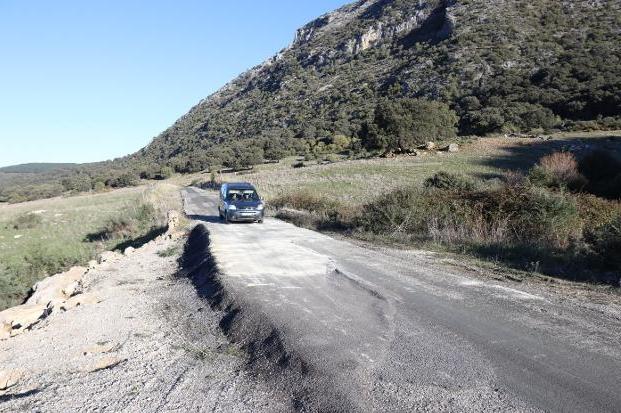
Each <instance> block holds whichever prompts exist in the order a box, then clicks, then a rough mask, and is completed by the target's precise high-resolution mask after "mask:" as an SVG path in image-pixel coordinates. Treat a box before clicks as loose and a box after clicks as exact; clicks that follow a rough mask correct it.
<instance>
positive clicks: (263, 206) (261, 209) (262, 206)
mask: <svg viewBox="0 0 621 413" xmlns="http://www.w3.org/2000/svg"><path fill="white" fill-rule="evenodd" d="M263 208H265V205H263V204H259V206H258V207H257V209H258V210H259V211H263Z"/></svg>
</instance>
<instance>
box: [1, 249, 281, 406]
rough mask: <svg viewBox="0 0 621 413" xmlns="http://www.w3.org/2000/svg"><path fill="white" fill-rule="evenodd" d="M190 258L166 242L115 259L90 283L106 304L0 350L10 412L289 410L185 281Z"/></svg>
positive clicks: (59, 317)
mask: <svg viewBox="0 0 621 413" xmlns="http://www.w3.org/2000/svg"><path fill="white" fill-rule="evenodd" d="M164 252H166V253H164ZM180 252H181V245H180V241H179V240H177V241H174V240H172V241H171V240H159V241H157V242H152V243H150V244H147V245H146V246H144V247H143V248H141V249H138V250H136V251H133V252H132V253H131V254H130V255H127V256H123V255H120V254H118V255H113V256H111V257H110V259H109V260H108V261H106V262H103V263H101V264H99V265H97V266H95V268H94V269H92V270H90V271H89V272H88V273H87V274H86V275H85V276H84V279H83V282H84V285H85V290H86V291H85V292H87V293H93V294H96V295H97V296H98V297H99V299H100V300H101V302H99V303H97V304H90V305H82V306H79V307H77V308H74V309H72V310H70V311H67V312H55V313H53V314H51V315H50V316H49V317H48V318H47V319H45V320H44V321H43V322H41V323H39V324H37V325H36V326H35V327H34V328H33V330H32V331H26V332H25V333H24V334H22V335H19V336H17V337H13V338H10V339H7V340H4V341H0V366H2V367H1V368H0V370H2V372H0V388H2V387H7V388H6V389H5V390H3V391H0V411H2V412H16V411H41V412H57V411H63V412H73V411H140V412H152V411H179V412H187V411H226V412H230V411H235V412H256V411H270V412H271V411H283V410H287V408H286V407H285V406H286V405H285V404H284V403H281V402H280V400H282V398H281V397H280V396H279V395H278V394H274V393H273V392H272V391H271V390H269V389H268V388H267V387H265V386H263V385H262V384H261V383H256V382H255V381H254V380H253V379H251V378H250V377H248V376H247V374H246V373H245V369H244V366H245V365H246V358H245V355H244V353H242V352H241V351H240V350H239V349H238V348H236V347H234V346H231V345H230V344H229V343H228V341H227V340H226V339H225V338H224V336H223V335H222V334H221V332H220V330H219V327H218V321H219V319H220V318H221V316H220V315H218V314H217V313H214V312H212V311H211V310H210V309H209V308H208V307H206V306H205V303H204V302H203V301H202V300H201V299H200V298H199V297H198V296H197V295H196V292H195V289H194V288H193V286H192V285H191V284H190V282H189V281H186V280H184V279H180V278H178V277H176V276H175V274H176V271H177V263H176V259H177V257H178V253H180ZM2 382H4V384H3V383H2Z"/></svg>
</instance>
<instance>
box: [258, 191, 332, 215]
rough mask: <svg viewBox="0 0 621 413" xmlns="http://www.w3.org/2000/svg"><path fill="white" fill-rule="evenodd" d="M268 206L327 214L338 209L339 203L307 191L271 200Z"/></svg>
mask: <svg viewBox="0 0 621 413" xmlns="http://www.w3.org/2000/svg"><path fill="white" fill-rule="evenodd" d="M270 206H271V207H273V208H276V209H280V208H285V207H288V208H293V209H299V210H305V211H309V212H318V213H328V212H330V211H334V210H336V209H338V207H339V203H338V202H336V201H332V200H329V199H327V198H325V197H322V196H320V195H315V194H313V193H311V192H309V191H299V192H294V193H290V194H285V195H281V196H279V197H277V198H275V199H273V200H272V201H270Z"/></svg>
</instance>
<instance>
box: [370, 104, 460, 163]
mask: <svg viewBox="0 0 621 413" xmlns="http://www.w3.org/2000/svg"><path fill="white" fill-rule="evenodd" d="M457 120H458V118H457V115H456V114H455V112H453V111H452V110H451V109H450V108H449V107H448V106H447V105H446V104H444V103H441V102H437V101H429V100H424V99H397V100H391V99H384V100H381V101H380V102H379V103H378V105H377V107H376V108H375V117H374V120H373V122H372V123H370V124H367V125H366V127H365V128H364V129H363V131H362V133H361V139H362V143H363V145H364V146H365V147H366V148H367V149H371V150H382V151H392V152H398V151H404V150H411V149H415V148H416V147H417V146H418V145H420V144H422V143H424V142H428V141H430V140H443V139H449V138H454V137H455V133H456V125H457Z"/></svg>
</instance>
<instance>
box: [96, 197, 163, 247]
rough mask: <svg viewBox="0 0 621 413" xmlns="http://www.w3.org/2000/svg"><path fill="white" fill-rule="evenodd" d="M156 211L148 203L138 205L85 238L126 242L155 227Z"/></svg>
mask: <svg viewBox="0 0 621 413" xmlns="http://www.w3.org/2000/svg"><path fill="white" fill-rule="evenodd" d="M156 221H157V211H156V209H155V207H154V206H153V205H151V204H148V203H143V204H140V205H138V206H137V207H136V208H133V209H131V210H129V211H127V212H125V213H124V214H122V215H119V216H115V217H112V218H109V219H108V220H107V221H106V222H105V223H104V225H103V226H102V228H101V229H100V230H99V231H98V232H96V233H94V234H90V235H89V236H87V239H86V240H87V241H90V242H92V241H109V240H127V239H130V238H132V237H134V236H136V235H139V234H142V233H146V232H148V231H149V230H150V229H152V228H154V227H155V226H156V225H157V222H156Z"/></svg>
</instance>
